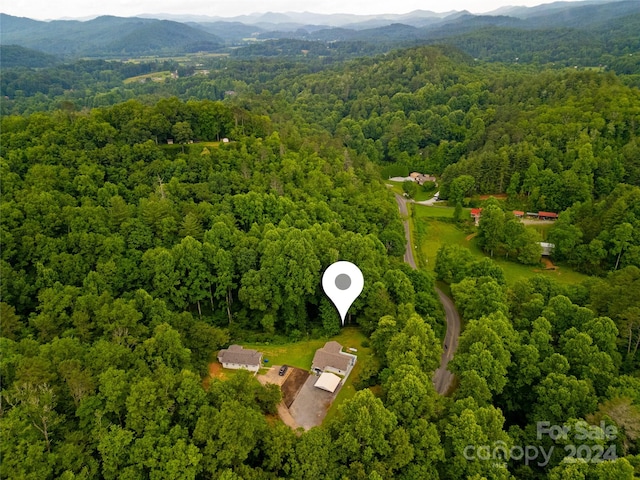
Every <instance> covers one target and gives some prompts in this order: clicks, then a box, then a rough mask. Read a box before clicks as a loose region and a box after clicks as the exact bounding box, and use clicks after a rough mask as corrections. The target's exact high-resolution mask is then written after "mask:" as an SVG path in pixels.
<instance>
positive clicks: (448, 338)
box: [395, 193, 460, 395]
mask: <svg viewBox="0 0 640 480" xmlns="http://www.w3.org/2000/svg"><path fill="white" fill-rule="evenodd" d="M395 197H396V202H397V203H398V209H399V210H400V215H402V217H403V221H402V223H403V225H404V235H405V238H406V239H407V248H406V251H405V253H404V261H405V262H406V263H408V264H409V265H411V267H412V268H417V267H416V260H415V258H414V257H413V248H412V245H411V231H410V230H409V220H408V217H409V211H408V210H407V201H406V199H405V198H404V197H403V196H402V195H398V194H397V193H396V194H395ZM436 292H437V293H438V297H439V298H440V303H442V306H443V307H444V312H445V315H446V319H447V333H446V334H445V336H444V345H446V346H447V348H445V349H444V351H443V352H442V358H441V359H440V368H438V369H437V370H436V371H435V372H434V374H433V384H434V385H435V387H436V391H437V392H438V393H439V394H441V395H444V394H445V393H447V391H448V390H449V388H450V387H451V383H452V382H453V374H452V373H451V372H450V371H449V370H447V364H448V363H449V361H450V360H451V359H452V358H453V354H454V353H455V351H456V349H457V348H458V337H459V336H460V315H458V311H457V310H456V306H455V305H454V304H453V301H451V299H450V298H449V297H447V296H446V295H445V294H444V292H443V291H442V290H440V289H439V288H438V287H436Z"/></svg>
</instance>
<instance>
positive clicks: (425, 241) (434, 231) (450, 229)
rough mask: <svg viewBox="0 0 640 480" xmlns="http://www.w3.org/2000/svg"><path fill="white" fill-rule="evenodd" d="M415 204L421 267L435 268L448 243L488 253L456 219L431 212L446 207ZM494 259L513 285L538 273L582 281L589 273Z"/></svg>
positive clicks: (415, 224) (541, 226) (571, 281)
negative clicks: (440, 251) (443, 248)
mask: <svg viewBox="0 0 640 480" xmlns="http://www.w3.org/2000/svg"><path fill="white" fill-rule="evenodd" d="M413 208H415V209H416V215H415V219H414V220H413V224H414V225H413V226H412V229H413V241H414V243H415V244H417V250H416V251H415V254H416V261H417V262H418V264H419V265H420V266H421V267H423V268H426V269H427V270H430V271H433V270H434V268H435V261H436V255H437V253H438V249H439V248H440V247H441V246H442V245H444V244H446V245H450V244H458V245H462V246H463V247H466V248H468V249H469V250H470V251H471V253H473V254H474V255H475V256H477V257H478V258H480V257H484V256H486V255H485V254H484V253H483V252H482V250H480V247H478V244H477V243H476V241H475V239H474V238H471V239H469V240H467V239H468V238H469V234H468V233H466V232H465V231H463V230H462V229H461V228H459V227H458V226H457V225H455V224H453V223H448V222H442V221H439V220H438V218H437V216H435V215H433V214H432V213H431V212H432V211H433V209H435V208H442V207H426V206H421V205H413ZM535 227H540V228H542V229H543V230H544V231H545V232H546V231H547V230H548V229H549V228H550V227H551V225H539V226H538V225H536V226H535ZM545 235H546V233H545V234H543V238H544V236H545ZM494 261H495V262H496V263H497V264H498V265H500V267H501V268H502V269H503V270H504V275H505V278H506V280H507V284H509V285H512V284H513V283H515V282H516V281H518V280H520V279H521V278H530V277H532V276H534V275H538V274H540V275H544V276H547V277H550V278H553V279H555V280H558V281H559V282H563V283H580V282H582V281H583V280H586V279H587V278H588V276H587V275H584V274H582V273H578V272H576V271H574V270H572V269H570V268H569V267H565V266H559V267H558V268H557V269H556V270H545V269H544V267H543V266H542V265H539V266H529V265H522V264H520V263H516V262H511V261H508V260H505V259H502V258H494Z"/></svg>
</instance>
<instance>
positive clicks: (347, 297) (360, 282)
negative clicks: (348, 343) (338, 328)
mask: <svg viewBox="0 0 640 480" xmlns="http://www.w3.org/2000/svg"><path fill="white" fill-rule="evenodd" d="M362 287H364V277H363V276H362V272H361V271H360V269H359V268H358V267H357V266H355V265H354V264H353V263H351V262H336V263H333V264H331V265H329V267H328V268H327V269H326V270H325V271H324V275H322V288H323V290H324V293H326V294H327V297H329V298H330V299H331V301H332V302H333V304H334V305H335V306H336V308H337V309H338V313H339V314H340V319H341V320H342V325H344V317H346V315H347V311H348V310H349V307H350V306H351V304H352V303H353V302H354V300H355V299H356V298H358V295H360V293H361V292H362Z"/></svg>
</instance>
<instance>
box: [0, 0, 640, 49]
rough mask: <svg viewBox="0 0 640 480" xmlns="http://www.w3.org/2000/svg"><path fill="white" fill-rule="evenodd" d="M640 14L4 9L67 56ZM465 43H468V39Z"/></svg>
mask: <svg viewBox="0 0 640 480" xmlns="http://www.w3.org/2000/svg"><path fill="white" fill-rule="evenodd" d="M637 14H640V1H638V0H598V1H594V0H586V1H579V2H555V3H550V4H545V5H538V6H536V7H504V8H501V9H498V10H495V11H494V12H493V13H489V14H483V15H475V14H472V13H470V12H467V11H459V12H458V11H456V12H447V13H435V12H431V11H426V10H416V11H413V12H409V13H406V14H388V15H353V14H330V15H327V14H314V13H309V12H302V13H295V12H286V13H278V12H267V13H261V14H251V15H243V16H238V17H232V18H223V17H206V16H198V15H170V14H162V15H158V16H159V17H166V18H148V17H149V15H142V16H140V17H131V18H123V17H113V16H102V17H97V18H94V19H92V20H88V21H78V20H54V21H50V22H42V21H37V20H31V19H27V18H19V17H13V16H10V15H6V14H0V44H2V45H19V46H21V47H24V48H28V49H32V50H37V51H40V52H44V53H47V54H53V55H56V56H58V57H66V58H74V57H81V56H86V57H119V58H126V57H127V56H144V55H167V56H168V55H176V54H184V53H190V52H200V51H205V52H213V51H225V50H223V49H225V48H226V49H227V50H226V51H231V50H229V48H230V47H234V48H235V47H238V46H246V45H250V44H252V43H255V42H256V41H265V40H281V39H290V40H296V41H300V40H301V41H307V42H309V41H315V42H325V43H329V42H365V43H367V44H369V45H374V46H375V48H378V49H380V48H388V47H390V46H401V45H406V44H416V43H420V42H433V41H434V40H442V39H447V38H453V37H460V36H461V35H467V34H473V33H474V32H478V31H481V30H483V29H491V28H494V29H516V30H548V29H551V28H560V29H562V28H570V29H575V30H578V31H582V32H586V29H594V28H600V29H604V30H606V29H607V28H609V30H610V31H611V32H612V34H615V33H616V32H615V30H614V29H612V27H611V26H612V25H617V27H616V28H620V26H622V28H624V29H625V31H628V29H626V28H625V25H626V24H627V23H628V22H629V21H633V20H632V19H633V18H634V15H637ZM178 19H180V20H182V21H176V20H178ZM185 22H186V23H185ZM509 35H511V34H509ZM460 43H462V44H464V39H461V40H460ZM383 46H384V47H383Z"/></svg>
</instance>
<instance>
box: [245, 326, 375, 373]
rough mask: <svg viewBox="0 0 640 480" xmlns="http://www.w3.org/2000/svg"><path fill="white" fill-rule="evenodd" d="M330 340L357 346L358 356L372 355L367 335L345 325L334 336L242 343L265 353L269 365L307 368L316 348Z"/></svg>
mask: <svg viewBox="0 0 640 480" xmlns="http://www.w3.org/2000/svg"><path fill="white" fill-rule="evenodd" d="M329 340H335V341H336V342H338V343H339V344H340V345H342V346H343V347H344V349H345V350H346V349H348V348H356V349H357V350H358V354H357V355H358V358H360V357H363V356H371V349H370V348H363V347H362V345H361V344H362V342H363V341H364V340H367V337H365V335H364V334H363V333H362V332H361V331H360V330H359V329H358V328H356V327H345V328H343V329H342V330H341V331H340V333H339V334H338V335H336V336H335V337H332V338H325V339H313V340H301V341H299V342H294V343H287V344H279V345H269V344H264V343H246V344H242V346H243V347H245V348H253V349H255V350H259V351H261V352H263V353H264V358H265V359H268V360H269V363H268V365H285V364H286V365H292V366H294V367H298V368H302V369H305V370H309V369H311V362H312V360H313V355H314V354H315V353H316V350H317V349H319V348H321V347H322V346H323V345H324V344H325V343H326V342H328V341H329Z"/></svg>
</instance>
